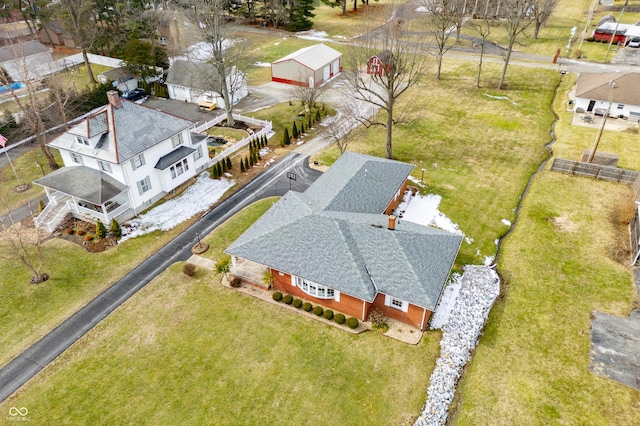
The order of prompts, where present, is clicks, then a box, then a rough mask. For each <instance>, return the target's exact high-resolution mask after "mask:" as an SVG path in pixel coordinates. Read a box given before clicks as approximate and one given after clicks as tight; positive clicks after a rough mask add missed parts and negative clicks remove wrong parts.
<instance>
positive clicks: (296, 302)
mask: <svg viewBox="0 0 640 426" xmlns="http://www.w3.org/2000/svg"><path fill="white" fill-rule="evenodd" d="M293 307H294V308H298V309H300V308H301V307H302V300H300V299H296V300H294V301H293Z"/></svg>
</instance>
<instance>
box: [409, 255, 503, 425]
mask: <svg viewBox="0 0 640 426" xmlns="http://www.w3.org/2000/svg"><path fill="white" fill-rule="evenodd" d="M457 281H458V282H459V283H460V290H459V292H458V297H457V298H456V301H455V305H454V307H453V310H452V311H451V313H450V315H449V319H448V321H447V323H446V324H444V325H443V326H442V340H441V341H440V357H439V358H438V359H437V360H436V367H435V369H434V370H433V373H431V379H430V381H429V388H428V389H427V402H426V404H425V406H424V408H423V409H422V413H421V414H420V417H418V420H416V422H415V425H418V426H426V425H445V424H446V421H447V416H448V414H449V406H450V405H451V401H453V396H454V394H455V389H456V385H457V383H458V380H459V379H460V376H461V375H462V370H463V369H464V367H465V365H466V364H467V362H468V361H469V359H470V358H471V353H472V352H473V350H474V348H475V347H476V345H477V343H478V338H479V336H480V332H481V330H482V328H483V327H484V323H485V321H486V320H487V316H488V315H489V310H490V309H491V306H492V305H493V302H494V301H495V299H496V297H498V295H499V294H500V278H499V277H498V274H497V273H496V272H495V271H494V270H493V269H490V268H488V267H486V266H478V265H468V266H465V268H464V273H463V274H462V276H461V277H460V278H459V279H458V280H457Z"/></svg>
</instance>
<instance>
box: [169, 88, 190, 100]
mask: <svg viewBox="0 0 640 426" xmlns="http://www.w3.org/2000/svg"><path fill="white" fill-rule="evenodd" d="M173 97H174V99H177V100H179V101H184V100H185V99H186V100H187V101H188V100H190V99H189V89H187V88H186V87H182V86H173Z"/></svg>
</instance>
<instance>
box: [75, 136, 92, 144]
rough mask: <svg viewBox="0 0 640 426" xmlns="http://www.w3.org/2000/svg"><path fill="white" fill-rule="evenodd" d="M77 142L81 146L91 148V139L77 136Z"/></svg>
mask: <svg viewBox="0 0 640 426" xmlns="http://www.w3.org/2000/svg"><path fill="white" fill-rule="evenodd" d="M76 142H78V143H79V144H80V145H86V146H89V139H87V138H85V137H82V136H76Z"/></svg>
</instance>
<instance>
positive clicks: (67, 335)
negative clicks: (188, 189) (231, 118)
mask: <svg viewBox="0 0 640 426" xmlns="http://www.w3.org/2000/svg"><path fill="white" fill-rule="evenodd" d="M286 172H294V173H296V177H297V179H296V180H295V181H291V182H290V181H289V180H288V179H287V177H286ZM320 174H321V173H320V172H318V171H316V170H312V169H310V168H309V167H308V157H306V156H301V155H300V154H297V153H292V154H289V155H287V156H286V157H284V158H283V159H282V160H280V161H279V162H278V163H277V164H275V165H274V166H272V167H271V168H269V169H267V170H266V171H265V172H264V173H262V174H261V175H259V176H258V177H256V178H255V179H254V180H253V181H251V183H249V184H248V185H246V186H245V187H243V188H241V189H240V190H238V191H236V192H235V193H234V194H233V195H232V196H231V197H229V198H228V199H226V200H225V201H223V202H222V203H221V204H220V205H218V206H217V207H216V208H214V209H213V210H211V211H209V212H208V213H205V214H203V216H202V218H201V219H200V220H199V221H198V222H196V223H195V224H193V225H192V226H191V227H189V228H188V229H187V230H185V231H184V232H183V233H181V234H180V235H178V236H177V237H176V238H174V239H173V240H171V241H170V242H169V243H168V244H167V245H166V246H164V247H163V248H162V249H160V250H159V251H158V252H156V253H154V254H153V255H151V256H150V257H148V258H147V259H146V260H144V261H143V262H142V263H141V264H140V265H138V266H137V267H135V268H134V269H133V270H131V271H130V272H129V273H128V274H127V275H125V276H124V277H122V278H121V279H120V280H119V281H117V282H116V283H115V284H113V285H112V286H111V287H109V288H108V289H107V290H105V291H104V292H103V293H101V294H100V295H98V296H97V297H96V298H95V299H93V300H92V301H91V302H89V303H88V304H87V305H86V306H84V307H83V308H82V309H80V310H79V311H77V312H76V313H75V314H73V315H72V316H71V317H69V318H67V319H66V320H65V321H64V322H62V324H60V325H59V326H57V327H56V328H55V329H53V330H52V331H51V332H49V333H48V334H47V335H46V336H44V337H43V338H42V339H40V340H39V341H38V342H36V343H34V344H33V345H32V346H31V347H30V348H29V349H27V350H26V351H25V352H23V353H22V354H21V355H19V356H17V357H16V358H14V359H13V360H12V361H11V362H9V363H8V364H7V365H6V366H4V367H3V368H2V369H0V402H2V401H4V400H5V399H6V398H7V397H9V396H10V395H11V394H12V393H13V392H15V391H16V390H18V389H19V388H20V387H21V386H22V385H23V384H24V383H26V382H27V381H28V380H29V379H30V378H32V377H33V376H35V375H36V374H37V373H38V372H39V371H40V370H42V369H43V368H44V367H45V366H46V365H47V364H49V363H50V362H51V361H53V360H54V359H55V358H56V357H58V355H60V354H61V353H62V352H64V351H65V350H66V349H67V348H69V347H70V346H71V345H72V344H73V343H74V342H75V341H76V340H78V339H79V338H80V337H82V336H83V335H84V334H85V333H87V332H88V331H89V330H91V329H92V328H93V327H94V326H96V325H97V324H98V323H99V322H100V321H102V320H103V319H104V318H105V317H106V316H107V315H109V314H110V313H111V312H113V311H114V310H115V309H116V308H117V307H118V306H120V305H121V304H122V303H124V302H125V301H126V300H127V299H129V298H130V297H131V296H133V295H134V294H135V293H136V292H137V291H138V290H140V289H141V288H142V287H144V286H145V285H146V284H147V283H149V282H150V281H151V280H153V279H154V278H155V277H156V276H157V275H159V274H160V273H161V272H162V271H164V270H165V269H166V268H167V267H168V266H170V265H171V264H173V263H175V262H179V261H184V260H187V259H188V258H189V257H190V256H191V247H193V245H194V244H195V243H196V233H198V234H200V235H207V234H209V233H210V232H211V231H213V230H214V229H215V228H216V227H218V226H219V225H220V224H221V223H223V222H224V221H225V220H227V219H228V218H230V217H231V216H233V215H234V214H235V213H237V212H238V211H240V210H241V209H242V208H244V207H246V206H248V205H249V204H251V203H253V202H254V201H257V200H259V199H261V198H265V197H269V196H273V195H283V194H284V193H286V192H287V191H288V190H289V185H290V184H291V186H292V189H294V190H296V191H303V190H304V189H306V188H307V187H308V186H309V185H310V184H311V183H312V182H314V181H315V180H316V179H317V178H318V176H320Z"/></svg>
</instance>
